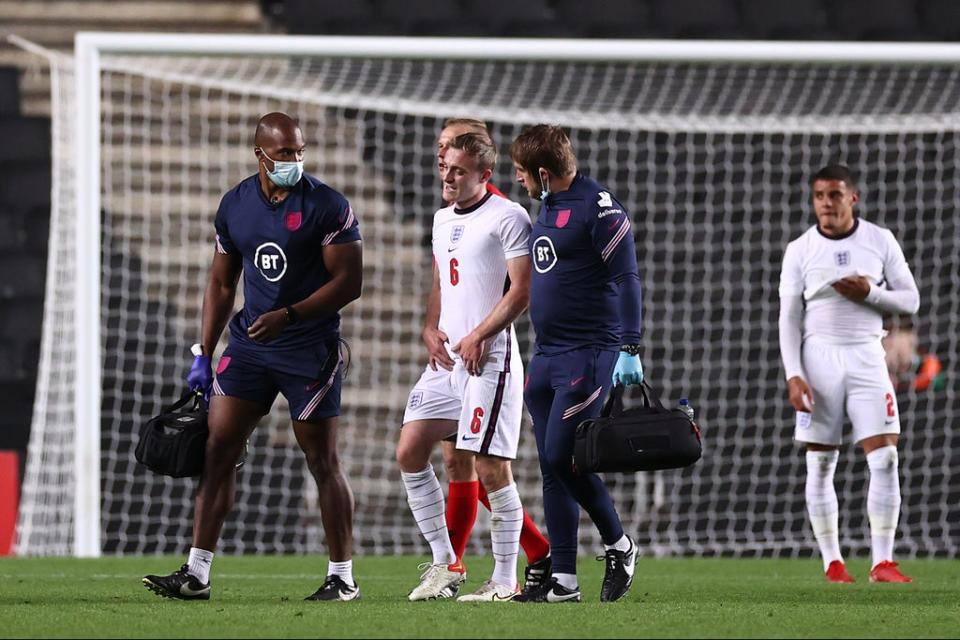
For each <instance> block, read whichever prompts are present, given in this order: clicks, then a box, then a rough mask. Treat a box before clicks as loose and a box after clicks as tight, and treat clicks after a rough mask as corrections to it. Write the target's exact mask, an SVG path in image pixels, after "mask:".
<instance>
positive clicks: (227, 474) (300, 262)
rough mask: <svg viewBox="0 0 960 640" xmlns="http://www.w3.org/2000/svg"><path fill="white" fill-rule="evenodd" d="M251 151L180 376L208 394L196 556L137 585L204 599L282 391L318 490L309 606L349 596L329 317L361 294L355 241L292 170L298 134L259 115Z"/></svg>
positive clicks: (342, 204)
mask: <svg viewBox="0 0 960 640" xmlns="http://www.w3.org/2000/svg"><path fill="white" fill-rule="evenodd" d="M254 144H255V146H254V150H253V151H254V155H255V156H256V158H257V161H258V172H257V173H256V174H254V175H252V176H250V177H248V178H246V179H245V180H243V181H242V182H240V184H238V185H237V186H236V187H234V188H233V189H231V190H230V191H228V192H227V193H226V195H224V197H223V199H222V200H221V202H220V208H219V210H218V211H217V216H216V220H215V223H214V226H215V228H216V243H215V251H214V256H213V263H212V265H211V267H210V273H209V279H208V282H207V288H206V292H205V294H204V299H203V318H202V327H201V342H200V343H199V344H197V345H194V347H193V351H194V355H195V356H196V358H195V360H194V363H193V366H192V368H191V370H190V374H189V375H188V377H187V382H188V384H189V385H190V387H191V388H192V389H194V390H198V391H202V392H203V393H204V394H205V395H207V396H210V393H211V391H212V392H213V393H212V397H211V398H210V409H209V414H208V426H209V429H210V435H209V438H208V440H207V450H206V459H205V466H204V472H203V476H202V477H201V478H200V485H199V488H198V490H197V494H196V504H195V509H194V526H193V547H192V548H191V549H190V554H189V558H188V560H187V563H186V564H184V565H183V567H181V569H180V570H178V571H176V572H174V573H173V574H170V575H167V576H156V575H149V576H146V577H144V579H143V583H144V585H145V586H146V587H147V588H149V589H151V590H152V591H154V592H155V593H157V594H158V595H162V596H166V597H173V598H179V599H185V600H207V599H209V598H210V578H209V575H210V566H211V563H212V560H213V554H214V549H215V548H216V545H217V541H218V539H219V537H220V531H221V529H222V527H223V522H224V519H225V518H226V516H227V514H228V513H229V512H230V508H231V506H232V505H233V499H234V483H235V469H234V465H235V464H236V463H237V461H238V459H239V458H240V456H241V454H242V452H243V449H244V443H245V442H246V440H247V438H249V436H250V434H251V432H252V431H253V429H254V427H255V426H256V425H257V422H258V421H259V420H260V418H261V417H262V416H263V415H265V414H266V413H267V412H268V411H269V410H270V406H271V405H272V404H273V401H274V399H275V398H276V396H277V393H278V392H279V393H282V394H283V395H284V396H285V397H286V398H287V400H288V402H289V405H290V415H291V419H292V422H293V430H294V434H295V435H296V438H297V443H298V444H299V445H300V447H301V449H302V450H303V452H304V455H305V457H306V460H307V466H308V468H309V469H310V472H311V474H312V475H313V477H314V479H315V480H316V482H317V487H318V489H319V496H320V509H321V516H322V520H323V527H324V531H325V532H326V539H327V544H328V545H329V549H330V562H329V567H328V571H327V577H326V580H325V581H324V582H323V584H322V585H321V587H320V588H319V589H317V591H316V592H315V593H314V594H313V595H311V596H309V597H308V598H307V599H308V600H327V601H331V600H332V601H341V600H355V599H357V598H359V596H360V590H359V588H358V587H357V585H356V582H355V581H354V579H353V568H352V559H351V558H352V553H353V549H352V547H353V494H352V493H351V491H350V486H349V485H348V483H347V480H346V477H345V476H344V474H343V472H342V471H341V469H340V463H339V460H338V457H337V430H338V420H337V416H338V415H339V413H340V383H341V368H342V366H343V360H342V358H341V355H340V348H339V345H340V314H339V311H340V309H342V308H343V307H345V306H346V305H347V304H349V303H350V302H351V301H353V300H356V299H357V298H358V297H359V296H360V291H361V284H362V252H361V241H360V232H359V229H358V226H357V219H356V217H355V215H354V213H353V210H352V209H351V208H350V205H349V203H348V202H347V200H346V199H345V198H344V197H343V196H342V195H341V194H340V193H338V192H336V191H334V190H333V189H331V188H330V187H328V186H327V185H325V184H323V183H322V182H320V181H319V180H318V179H316V178H314V177H313V176H310V175H305V174H304V173H303V156H304V141H303V133H302V132H301V131H300V127H299V126H298V125H297V123H296V121H294V120H293V119H292V118H290V116H288V115H286V114H283V113H270V114H267V115H265V116H263V118H261V119H260V121H259V123H258V124H257V130H256V137H255V143H254ZM241 274H242V275H243V291H244V305H243V308H242V309H241V310H240V311H239V312H237V313H236V314H235V315H234V316H233V318H232V320H230V341H229V344H228V346H227V348H226V350H225V351H224V352H223V355H222V356H221V357H220V359H219V361H218V364H217V372H216V377H214V375H213V372H212V366H211V357H212V355H213V351H214V349H215V347H216V345H217V343H218V341H219V339H220V334H221V333H222V332H223V329H224V326H225V325H226V324H227V321H228V319H230V314H231V312H232V311H233V303H234V298H235V295H236V288H237V282H238V280H239V278H240V276H241Z"/></svg>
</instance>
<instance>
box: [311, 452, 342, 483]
mask: <svg viewBox="0 0 960 640" xmlns="http://www.w3.org/2000/svg"><path fill="white" fill-rule="evenodd" d="M307 467H308V468H309V469H310V473H311V474H312V475H313V477H314V478H315V479H316V481H317V484H323V483H325V482H327V481H328V480H330V478H332V477H334V476H335V475H336V474H338V473H340V459H339V458H338V457H337V454H336V452H335V451H324V452H320V453H310V454H307Z"/></svg>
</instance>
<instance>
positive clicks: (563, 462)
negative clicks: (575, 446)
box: [544, 451, 573, 477]
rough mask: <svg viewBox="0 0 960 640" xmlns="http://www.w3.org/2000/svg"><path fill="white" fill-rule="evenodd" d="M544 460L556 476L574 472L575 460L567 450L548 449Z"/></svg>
mask: <svg viewBox="0 0 960 640" xmlns="http://www.w3.org/2000/svg"><path fill="white" fill-rule="evenodd" d="M544 462H546V466H547V468H548V469H549V470H550V473H551V474H552V475H554V476H557V477H566V476H569V475H572V474H573V462H572V461H571V455H570V454H569V453H567V452H564V451H548V452H547V455H546V459H545V461H544Z"/></svg>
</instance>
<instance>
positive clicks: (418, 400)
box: [403, 358, 523, 459]
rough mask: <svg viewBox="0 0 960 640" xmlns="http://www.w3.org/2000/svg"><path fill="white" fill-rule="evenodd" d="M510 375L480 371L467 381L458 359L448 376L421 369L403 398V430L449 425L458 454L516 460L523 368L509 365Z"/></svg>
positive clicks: (467, 376)
mask: <svg viewBox="0 0 960 640" xmlns="http://www.w3.org/2000/svg"><path fill="white" fill-rule="evenodd" d="M517 360H519V358H517ZM510 369H511V371H492V370H487V369H484V371H483V373H482V374H481V375H479V376H471V375H470V374H468V373H467V370H466V369H465V368H464V367H463V364H462V363H461V362H460V361H459V359H458V360H457V361H456V364H455V365H454V367H453V371H446V370H444V369H437V370H436V371H434V370H433V369H431V368H430V367H426V368H425V369H424V371H423V374H422V375H421V376H420V379H419V380H418V381H417V383H416V384H415V385H414V386H413V389H412V390H411V391H410V395H409V396H408V397H407V408H406V410H405V411H404V413H403V424H407V423H408V422H413V421H414V420H455V421H456V422H457V448H458V449H463V450H466V451H473V452H474V453H479V454H482V455H490V456H498V457H501V458H510V459H514V458H516V457H517V446H518V444H519V442H520V422H521V420H522V418H523V367H522V366H520V365H519V364H518V363H517V362H516V361H514V362H513V363H511V366H510Z"/></svg>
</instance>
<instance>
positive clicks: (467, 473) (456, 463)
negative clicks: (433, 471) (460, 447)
mask: <svg viewBox="0 0 960 640" xmlns="http://www.w3.org/2000/svg"><path fill="white" fill-rule="evenodd" d="M443 468H444V470H445V471H446V472H447V477H448V478H450V481H451V482H470V481H472V480H476V479H477V476H476V469H475V463H474V459H473V456H472V455H464V454H463V453H462V452H459V451H457V450H456V449H454V450H452V451H448V450H447V448H446V447H444V450H443Z"/></svg>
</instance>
